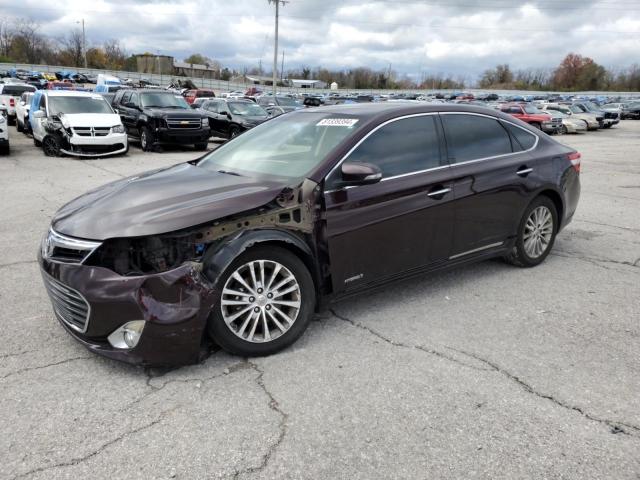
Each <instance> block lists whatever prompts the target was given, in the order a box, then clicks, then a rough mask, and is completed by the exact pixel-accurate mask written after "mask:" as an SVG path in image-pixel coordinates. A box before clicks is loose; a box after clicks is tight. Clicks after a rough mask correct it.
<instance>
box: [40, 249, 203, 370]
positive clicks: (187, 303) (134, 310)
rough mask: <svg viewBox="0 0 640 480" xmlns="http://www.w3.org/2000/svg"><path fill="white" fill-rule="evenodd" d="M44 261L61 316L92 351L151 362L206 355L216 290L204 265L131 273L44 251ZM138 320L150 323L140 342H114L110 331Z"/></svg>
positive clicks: (166, 362)
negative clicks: (63, 259) (69, 260)
mask: <svg viewBox="0 0 640 480" xmlns="http://www.w3.org/2000/svg"><path fill="white" fill-rule="evenodd" d="M38 262H39V264H40V268H41V271H42V276H43V280H44V284H45V287H46V289H47V292H48V294H49V297H50V299H51V302H52V305H53V310H54V313H55V315H56V318H57V319H58V320H59V321H60V323H61V324H62V326H63V327H64V328H65V330H67V332H68V333H69V334H70V335H71V336H73V337H74V338H75V339H76V340H77V341H79V342H80V343H81V344H82V345H84V346H85V347H86V348H87V349H89V350H90V351H92V352H94V353H97V354H99V355H103V356H105V357H109V358H112V359H115V360H120V361H124V362H127V363H132V364H137V365H145V366H177V365H187V364H192V363H196V362H198V361H200V360H201V359H202V358H203V356H204V355H205V354H206V345H205V344H203V339H204V338H206V335H204V331H205V327H206V323H207V319H208V316H209V313H210V311H211V309H212V307H213V302H214V300H213V299H214V291H213V287H212V286H211V285H210V283H209V282H208V281H207V280H206V279H205V278H204V276H203V275H202V273H201V264H199V263H195V262H187V263H185V264H183V265H181V266H180V267H178V268H175V269H173V270H170V271H167V272H163V273H157V274H149V275H142V276H132V277H126V276H121V275H118V274H117V273H114V272H112V271H111V270H108V269H106V268H102V267H94V266H88V265H82V264H70V263H59V262H54V261H50V260H48V259H46V258H43V256H42V254H41V253H39V254H38ZM83 320H84V323H83ZM136 320H143V321H144V322H145V324H144V329H143V330H142V334H141V336H140V339H139V341H138V342H137V344H136V345H135V347H133V348H116V347H114V346H113V345H112V344H111V343H110V342H109V340H108V337H109V335H111V334H112V333H113V332H115V331H116V330H118V329H119V328H120V327H122V326H123V325H124V324H126V323H128V322H132V321H136Z"/></svg>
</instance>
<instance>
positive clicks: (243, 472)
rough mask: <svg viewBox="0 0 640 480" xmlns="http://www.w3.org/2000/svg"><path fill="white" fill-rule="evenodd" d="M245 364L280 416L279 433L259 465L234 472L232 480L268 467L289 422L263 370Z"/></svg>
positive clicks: (249, 363) (282, 439)
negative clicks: (253, 371)
mask: <svg viewBox="0 0 640 480" xmlns="http://www.w3.org/2000/svg"><path fill="white" fill-rule="evenodd" d="M246 364H247V365H248V366H249V367H250V368H252V369H254V370H255V371H256V372H257V373H258V376H257V377H256V379H255V382H256V384H257V385H258V386H259V387H260V388H261V389H262V391H263V392H264V394H265V395H266V396H267V399H268V400H269V408H270V409H271V410H273V411H274V412H276V413H277V414H278V415H279V416H280V422H279V425H278V427H279V433H278V438H276V440H275V442H273V443H271V445H269V448H268V449H267V451H266V453H265V454H264V455H263V456H262V460H261V461H260V464H258V465H257V466H253V467H246V468H243V469H242V470H236V471H235V472H234V474H233V478H234V480H235V479H237V478H239V477H240V476H241V475H249V474H253V473H256V472H261V471H263V470H264V469H265V468H267V466H268V465H269V461H270V460H271V458H272V457H273V454H274V453H275V452H276V450H277V449H278V447H280V444H281V443H282V442H283V441H284V438H285V436H286V434H287V422H288V420H289V415H288V414H287V413H285V412H284V411H283V410H282V408H281V407H280V403H279V402H278V400H276V398H275V397H274V395H273V393H271V391H270V390H269V389H268V388H267V386H266V385H265V383H264V370H262V369H261V368H260V367H259V366H258V365H256V364H255V363H253V362H250V361H248V360H247V362H246Z"/></svg>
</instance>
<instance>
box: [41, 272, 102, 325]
mask: <svg viewBox="0 0 640 480" xmlns="http://www.w3.org/2000/svg"><path fill="white" fill-rule="evenodd" d="M42 278H43V279H44V286H45V288H46V289H47V293H48V294H49V298H50V299H51V304H52V305H53V312H54V313H55V314H56V317H58V319H59V320H60V321H61V322H64V323H65V324H66V325H68V326H69V327H71V328H72V329H74V330H75V331H77V332H80V333H84V332H86V331H87V326H88V322H89V312H90V311H91V309H90V307H89V303H87V301H86V300H85V298H84V297H83V296H82V295H81V294H80V292H78V291H77V290H74V289H73V288H70V287H67V286H66V285H64V284H63V283H61V282H59V281H58V280H56V279H55V278H53V277H52V276H51V275H49V274H47V273H45V272H42Z"/></svg>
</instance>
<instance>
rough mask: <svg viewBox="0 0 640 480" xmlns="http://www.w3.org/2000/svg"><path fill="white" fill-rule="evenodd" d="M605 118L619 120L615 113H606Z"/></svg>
mask: <svg viewBox="0 0 640 480" xmlns="http://www.w3.org/2000/svg"><path fill="white" fill-rule="evenodd" d="M604 118H614V119H615V118H618V114H617V113H615V112H604Z"/></svg>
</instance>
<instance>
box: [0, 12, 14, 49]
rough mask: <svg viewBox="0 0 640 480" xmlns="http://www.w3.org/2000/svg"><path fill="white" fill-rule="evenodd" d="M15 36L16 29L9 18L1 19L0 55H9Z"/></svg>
mask: <svg viewBox="0 0 640 480" xmlns="http://www.w3.org/2000/svg"><path fill="white" fill-rule="evenodd" d="M14 38H15V30H14V28H13V25H12V22H11V21H10V19H8V18H2V19H0V55H1V56H3V57H9V55H10V53H11V47H12V45H13V40H14Z"/></svg>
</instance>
